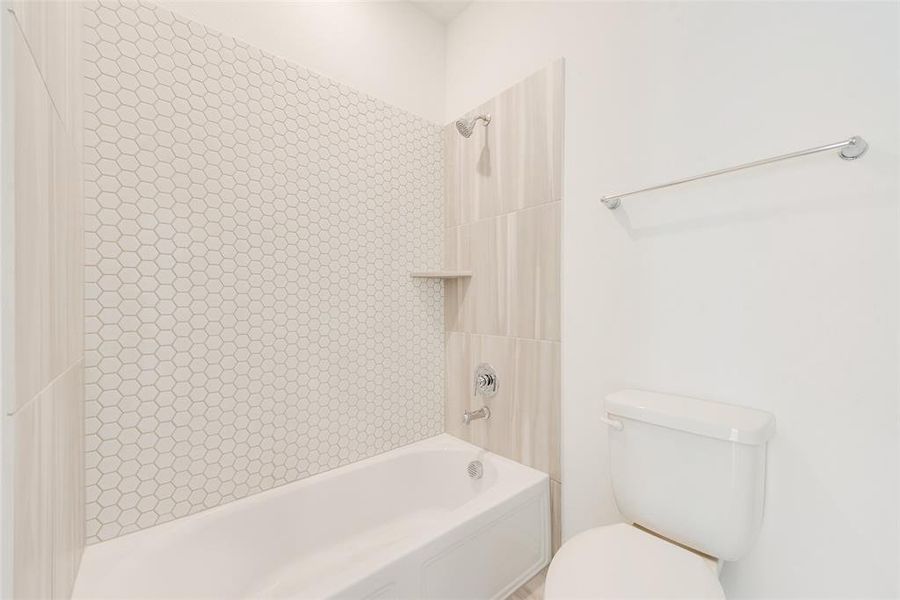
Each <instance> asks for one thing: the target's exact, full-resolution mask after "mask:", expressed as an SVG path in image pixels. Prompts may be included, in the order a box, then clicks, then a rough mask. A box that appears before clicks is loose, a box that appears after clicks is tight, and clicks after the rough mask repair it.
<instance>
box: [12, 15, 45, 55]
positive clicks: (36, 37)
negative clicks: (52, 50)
mask: <svg viewBox="0 0 900 600" xmlns="http://www.w3.org/2000/svg"><path fill="white" fill-rule="evenodd" d="M47 4H48V3H47V2H35V1H34V0H12V1H11V2H10V3H9V7H10V8H11V9H12V12H13V14H14V15H15V18H16V21H17V22H18V26H19V29H21V33H22V34H23V35H24V37H25V40H26V41H27V45H28V47H29V48H30V49H31V52H33V53H34V58H35V61H36V63H37V64H38V65H41V66H42V67H43V65H44V63H45V61H46V57H45V51H44V48H45V46H46V44H47Z"/></svg>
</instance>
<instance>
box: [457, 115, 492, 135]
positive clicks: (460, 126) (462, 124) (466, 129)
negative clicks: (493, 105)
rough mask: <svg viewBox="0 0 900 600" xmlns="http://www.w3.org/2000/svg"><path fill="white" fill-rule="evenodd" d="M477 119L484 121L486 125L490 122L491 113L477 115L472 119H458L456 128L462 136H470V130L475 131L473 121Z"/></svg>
mask: <svg viewBox="0 0 900 600" xmlns="http://www.w3.org/2000/svg"><path fill="white" fill-rule="evenodd" d="M478 121H484V126H485V127H487V126H488V123H490V122H491V115H478V116H477V117H475V118H474V119H460V120H459V121H457V122H456V130H457V131H458V132H459V134H460V135H461V136H463V137H464V138H467V137H472V132H473V131H475V123H477V122H478Z"/></svg>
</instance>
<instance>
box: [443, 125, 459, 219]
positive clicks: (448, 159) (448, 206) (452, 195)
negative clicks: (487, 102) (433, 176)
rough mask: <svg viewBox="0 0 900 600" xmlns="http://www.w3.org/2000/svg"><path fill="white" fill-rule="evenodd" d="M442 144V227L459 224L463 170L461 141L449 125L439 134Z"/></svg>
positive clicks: (454, 128)
mask: <svg viewBox="0 0 900 600" xmlns="http://www.w3.org/2000/svg"><path fill="white" fill-rule="evenodd" d="M441 135H442V137H443V143H444V227H455V226H457V225H460V224H461V217H460V211H461V207H460V201H461V199H460V189H459V186H460V179H461V178H462V176H463V169H462V165H461V163H460V159H461V157H460V155H459V153H460V150H461V147H460V141H461V140H462V139H463V137H462V136H461V135H459V133H458V132H457V131H456V126H455V125H454V124H453V123H450V124H449V125H447V126H446V127H444V129H443V131H442V132H441Z"/></svg>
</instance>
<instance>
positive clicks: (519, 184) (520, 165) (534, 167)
mask: <svg viewBox="0 0 900 600" xmlns="http://www.w3.org/2000/svg"><path fill="white" fill-rule="evenodd" d="M563 85H564V81H563V63H562V60H559V61H556V62H554V63H553V64H551V65H550V66H548V67H547V68H545V69H543V70H541V71H538V72H537V73H535V74H534V75H532V76H530V77H528V78H527V79H525V80H524V81H522V82H521V83H519V84H517V85H515V86H514V87H512V88H510V89H509V90H507V91H506V92H504V93H503V94H501V96H500V100H501V102H502V103H503V105H504V106H507V107H508V112H509V114H508V115H505V119H506V120H508V121H510V123H511V124H514V125H515V127H514V128H513V130H512V131H511V132H510V136H509V138H508V139H506V140H505V143H504V148H506V147H507V146H509V147H510V151H509V152H507V153H506V156H507V157H508V158H507V160H508V162H505V163H502V164H503V167H502V168H501V172H500V175H499V176H500V178H501V179H502V180H503V181H508V182H509V184H507V185H504V188H503V189H504V193H503V200H504V210H505V212H513V211H515V210H520V209H522V208H528V207H531V206H538V205H540V204H544V203H547V202H556V201H559V200H560V199H561V198H562V139H563V137H562V136H563V126H564V122H563V111H564V108H565V107H564V97H563V90H564V88H563Z"/></svg>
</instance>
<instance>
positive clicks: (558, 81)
mask: <svg viewBox="0 0 900 600" xmlns="http://www.w3.org/2000/svg"><path fill="white" fill-rule="evenodd" d="M564 109H565V106H564V66H563V61H562V60H558V61H556V62H554V63H552V64H551V65H549V66H548V67H547V68H545V69H543V70H541V71H539V72H537V73H535V74H534V75H532V76H530V77H528V78H527V79H525V80H524V81H522V82H520V83H518V84H516V85H514V86H513V87H511V88H509V89H507V90H506V91H504V92H502V93H501V94H500V95H498V96H497V97H496V98H493V99H492V100H490V101H488V102H486V103H484V104H482V105H480V106H478V107H477V108H476V109H474V110H472V111H469V112H468V113H466V114H465V115H464V118H472V117H474V116H476V115H479V114H490V115H491V123H490V125H489V126H488V127H487V128H484V127H482V126H481V124H480V123H479V124H478V125H477V126H476V129H475V131H474V132H473V134H472V137H470V138H468V139H466V138H463V137H462V136H461V135H459V133H458V132H457V131H456V128H455V125H454V124H453V123H451V124H449V125H448V126H447V127H446V128H445V130H444V132H445V143H446V148H447V154H446V156H447V163H446V167H447V169H446V174H445V177H446V182H447V188H446V189H447V190H448V195H447V199H448V202H447V207H448V208H447V210H448V217H447V219H446V220H445V224H446V225H447V226H451V225H457V224H463V223H470V222H472V221H476V220H481V219H488V218H491V217H496V216H499V215H503V214H508V213H511V212H513V211H516V210H520V209H522V208H528V207H531V206H537V205H540V204H544V203H548V202H556V201H559V200H560V199H561V198H562V152H563V144H562V142H563V128H564Z"/></svg>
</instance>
